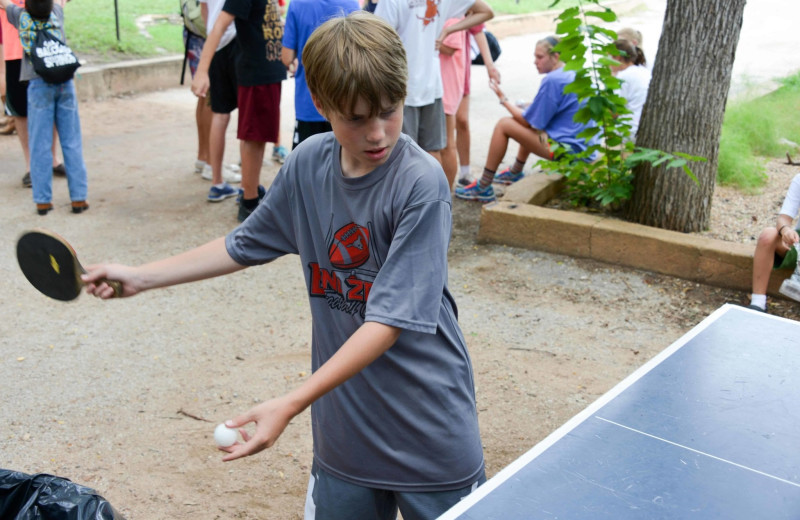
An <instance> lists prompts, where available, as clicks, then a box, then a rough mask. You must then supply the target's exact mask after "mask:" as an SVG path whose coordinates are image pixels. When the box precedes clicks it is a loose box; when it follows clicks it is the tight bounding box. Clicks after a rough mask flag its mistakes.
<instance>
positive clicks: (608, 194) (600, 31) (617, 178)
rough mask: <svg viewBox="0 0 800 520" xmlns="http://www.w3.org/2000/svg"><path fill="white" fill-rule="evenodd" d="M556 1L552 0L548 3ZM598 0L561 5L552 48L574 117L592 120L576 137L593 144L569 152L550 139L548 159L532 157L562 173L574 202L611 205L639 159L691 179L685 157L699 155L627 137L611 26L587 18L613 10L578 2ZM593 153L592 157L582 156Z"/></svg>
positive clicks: (626, 190) (626, 187) (626, 193)
mask: <svg viewBox="0 0 800 520" xmlns="http://www.w3.org/2000/svg"><path fill="white" fill-rule="evenodd" d="M556 4H558V0H556V1H555V2H554V3H553V4H552V5H551V7H553V6H555V5H556ZM587 4H595V6H596V7H598V8H601V6H600V5H599V0H586V1H585V2H581V1H579V3H578V6H576V7H570V8H568V9H565V10H564V11H563V12H562V13H561V14H560V15H559V16H558V18H557V20H558V24H557V26H556V27H557V29H556V30H557V31H558V36H559V38H560V42H559V44H558V45H557V46H556V47H555V50H556V51H557V52H559V53H560V57H561V60H562V61H563V62H564V70H567V71H574V72H575V80H574V81H573V82H572V83H571V84H570V85H568V86H567V87H566V88H564V93H565V94H575V95H576V96H577V97H578V101H579V102H580V103H581V105H582V106H581V108H580V109H579V110H578V112H577V113H576V114H575V117H574V120H575V121H576V122H579V123H583V124H585V123H589V122H594V123H595V125H594V126H591V127H589V128H587V129H586V130H584V131H583V132H581V133H580V134H579V135H578V137H579V138H584V139H587V140H589V139H590V138H592V137H595V136H596V137H598V144H595V145H592V146H589V147H588V149H587V150H586V151H584V152H581V153H578V154H574V153H572V150H571V149H569V148H565V147H564V146H562V145H559V144H558V143H555V142H551V150H552V151H553V153H554V156H555V157H556V159H555V160H553V161H544V160H543V161H539V163H537V164H538V165H540V166H541V167H542V169H543V170H544V171H550V172H554V173H560V174H562V175H563V176H564V177H565V179H566V189H565V192H564V193H565V196H566V197H567V199H568V200H569V202H570V203H571V204H573V205H575V206H579V205H587V204H590V203H591V202H597V203H599V204H601V205H603V206H613V207H617V206H619V205H620V204H621V203H622V202H624V201H626V200H628V199H629V198H630V197H631V194H632V193H633V173H632V172H633V168H634V167H635V166H636V165H638V164H640V163H643V162H649V163H651V164H652V165H653V166H663V167H664V168H666V169H671V168H680V169H682V170H683V171H684V172H685V173H686V175H688V176H689V177H690V178H691V179H692V180H694V182H696V183H699V181H698V180H697V177H696V176H695V175H694V174H693V173H692V171H691V170H690V169H689V163H690V162H692V161H697V160H704V159H702V158H699V157H692V156H689V155H687V154H682V153H679V152H674V153H672V154H670V153H667V152H662V151H660V150H650V149H646V148H635V146H634V143H633V142H632V141H631V140H630V133H631V126H630V124H629V122H630V120H631V118H630V116H629V114H630V113H631V111H630V110H629V109H628V108H627V106H626V103H627V101H626V100H625V99H624V98H622V97H621V96H620V95H619V94H618V90H619V88H620V86H621V82H620V80H618V79H617V78H616V77H615V76H614V75H613V74H612V72H611V66H612V65H618V64H619V60H618V59H616V57H618V56H619V51H618V50H617V48H616V46H615V45H614V40H616V38H617V34H616V32H614V31H613V30H611V29H607V28H605V27H601V26H599V25H595V24H593V23H591V22H590V19H591V20H595V19H596V20H597V21H600V22H606V23H607V22H613V21H615V20H616V19H617V15H616V14H615V13H614V11H612V10H611V9H608V8H601V9H602V10H596V9H593V10H588V9H586V8H585V7H584V6H585V5H587ZM595 153H597V158H596V159H594V160H592V161H591V162H588V159H589V158H590V157H592V156H593V155H594V154H595Z"/></svg>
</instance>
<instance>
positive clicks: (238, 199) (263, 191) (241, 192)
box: [236, 184, 267, 204]
mask: <svg viewBox="0 0 800 520" xmlns="http://www.w3.org/2000/svg"><path fill="white" fill-rule="evenodd" d="M266 194H267V189H266V188H264V186H262V185H260V184H259V185H258V201H259V202H261V199H263V198H264V197H265V196H266ZM242 195H244V190H243V189H242V188H239V189H238V190H237V191H236V204H239V203H240V202H241V201H242Z"/></svg>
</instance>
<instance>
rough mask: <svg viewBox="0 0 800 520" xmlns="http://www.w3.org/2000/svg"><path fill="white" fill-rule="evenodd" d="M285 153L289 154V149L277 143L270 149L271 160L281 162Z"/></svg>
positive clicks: (284, 157) (284, 159) (283, 160)
mask: <svg viewBox="0 0 800 520" xmlns="http://www.w3.org/2000/svg"><path fill="white" fill-rule="evenodd" d="M287 155H289V150H287V149H286V147H285V146H283V145H278V146H276V147H274V148H273V149H272V160H273V161H275V162H276V163H278V164H283V163H284V162H285V161H286V156H287Z"/></svg>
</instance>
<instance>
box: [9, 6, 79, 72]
mask: <svg viewBox="0 0 800 520" xmlns="http://www.w3.org/2000/svg"><path fill="white" fill-rule="evenodd" d="M23 10H24V9H22V8H21V7H20V6H18V5H14V4H11V5H9V6H8V7H7V8H6V14H7V15H8V23H10V24H11V25H13V26H14V27H15V28H16V29H17V30H19V17H20V15H21V14H22V11H23ZM53 14H54V15H56V19H57V20H58V27H59V28H60V29H61V38H62V40H63V41H66V33H65V32H64V10H63V9H62V8H61V6H60V5H57V4H53ZM38 77H39V75H38V74H36V73H35V72H34V71H33V65H32V64H31V59H30V58H29V57H28V55H27V54H25V53H24V52H23V53H22V64H21V67H20V71H19V80H20V81H30V80H32V79H34V78H38Z"/></svg>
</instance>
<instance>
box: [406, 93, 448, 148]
mask: <svg viewBox="0 0 800 520" xmlns="http://www.w3.org/2000/svg"><path fill="white" fill-rule="evenodd" d="M403 133H404V134H406V135H408V136H409V137H410V138H411V139H413V140H414V141H415V142H416V143H417V144H418V145H419V146H420V148H422V149H423V150H425V151H426V152H435V151H438V150H442V149H444V148H445V147H446V146H447V123H446V122H445V118H444V106H443V105H442V100H441V98H440V99H437V100H436V101H434V102H433V103H432V104H430V105H425V106H424V107H410V106H404V107H403Z"/></svg>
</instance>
